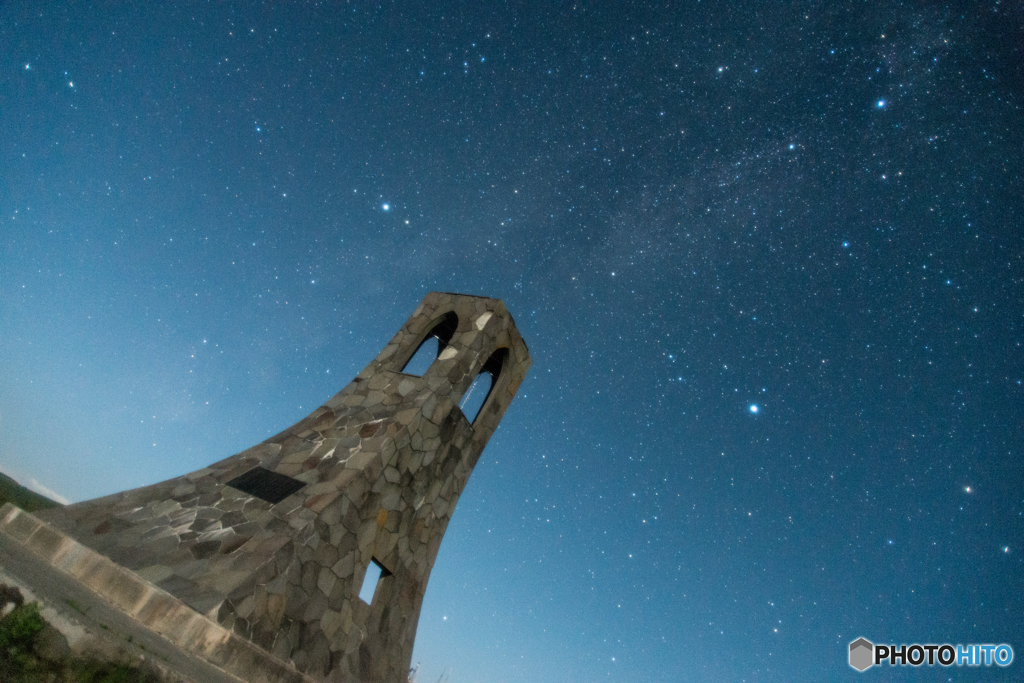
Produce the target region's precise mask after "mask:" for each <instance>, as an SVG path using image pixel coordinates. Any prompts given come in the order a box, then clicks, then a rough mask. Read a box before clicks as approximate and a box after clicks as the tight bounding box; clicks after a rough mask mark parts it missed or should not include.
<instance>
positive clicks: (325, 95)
mask: <svg viewBox="0 0 1024 683" xmlns="http://www.w3.org/2000/svg"><path fill="white" fill-rule="evenodd" d="M655 5H656V6H655ZM1022 107H1024V5H1022V4H1021V3H1020V2H1015V1H1006V0H1004V1H1002V2H1000V1H995V2H992V1H986V2H976V3H927V2H905V3H884V2H851V3H825V2H801V3H786V4H783V3H775V2H746V1H740V2H737V1H731V2H720V1H717V0H705V1H703V2H700V1H696V0H691V1H690V2H685V3H678V4H671V5H665V4H663V3H657V4H656V3H636V4H629V3H604V4H601V5H594V6H591V5H589V4H585V3H580V4H576V5H573V4H571V3H533V4H528V3H465V4H452V3H445V2H424V3H413V2H403V3H390V2H389V3H384V4H383V6H382V5H381V4H378V3H361V2H355V3H324V4H320V3H317V4H298V3H295V4H288V5H282V4H267V5H263V4H257V3H240V4H221V3H199V2H196V3H186V2H177V3H135V4H132V5H130V4H126V3H96V2H88V3H86V2H63V3H56V2H54V3H40V2H7V3H3V4H2V5H0V220H2V221H3V223H2V225H3V228H2V229H0V370H2V372H0V469H2V470H3V471H4V472H6V473H8V474H10V475H11V476H14V477H15V478H17V479H19V480H20V481H22V482H24V483H26V484H31V485H32V486H33V487H35V488H36V489H37V490H41V491H44V492H46V491H49V492H50V493H51V494H56V495H59V496H62V497H64V498H65V499H67V500H70V501H79V500H85V499H88V498H93V497H97V496H101V495H105V494H107V493H111V492H115V491H119V490H123V489H127V488H134V487H138V486H142V485H145V484H149V483H153V482H156V481H160V480H163V479H166V478H170V477H173V476H177V475H179V474H183V473H186V472H189V471H192V470H196V469H199V468H201V467H203V466H204V465H206V464H208V463H210V462H213V461H215V460H219V459H221V458H224V457H226V456H228V455H231V454H233V453H236V452H238V451H240V450H242V449H244V448H246V447H248V446H251V445H253V444H255V443H257V442H259V441H262V440H263V439H265V438H268V437H269V436H271V435H272V434H275V433H277V432H278V431H280V430H282V429H284V428H286V427H288V426H289V425H291V424H292V423H294V422H296V421H298V420H299V419H301V418H302V417H304V416H305V415H307V414H308V413H309V412H311V411H312V410H313V409H315V408H316V407H317V406H319V405H320V404H321V403H323V402H324V401H325V400H327V399H328V398H329V397H330V396H332V395H333V394H334V393H336V392H337V391H339V390H340V389H341V388H342V387H344V386H345V384H347V383H348V382H349V381H350V380H351V379H352V377H353V376H355V374H356V373H358V372H359V371H360V370H361V369H362V368H363V367H364V366H365V365H366V364H367V363H368V362H369V361H370V360H371V359H372V358H373V357H374V356H375V355H376V354H377V353H378V352H379V351H380V349H381V348H383V346H384V344H385V343H387V341H388V340H389V339H390V338H391V336H392V335H393V334H394V333H395V332H396V331H397V330H398V329H399V327H400V326H401V325H402V324H403V323H404V322H405V320H406V319H407V318H408V316H409V315H410V314H411V313H412V312H413V310H414V309H415V308H416V306H417V304H418V303H419V301H420V299H421V298H422V297H423V295H424V294H425V293H426V292H428V291H432V290H438V291H452V292H463V293H468V294H479V295H485V296H490V297H495V298H500V299H502V300H503V301H504V302H505V304H506V305H507V307H508V309H509V311H510V312H511V313H512V315H513V316H514V317H515V320H516V324H517V326H518V327H519V330H520V331H521V333H522V335H523V338H524V339H525V340H526V342H527V344H528V345H529V348H530V351H531V354H532V356H533V367H532V369H531V371H530V374H529V376H528V377H527V380H526V382H524V383H523V385H522V388H521V389H520V391H519V394H518V396H517V397H516V399H515V400H514V401H513V403H512V405H511V407H510V409H509V411H508V413H507V414H506V416H505V418H504V420H503V421H502V424H501V427H500V429H499V430H498V432H497V433H496V434H495V436H494V438H493V439H492V440H491V442H490V445H489V446H488V448H487V450H486V451H485V452H484V455H483V457H482V458H481V459H480V462H479V464H478V465H477V466H476V470H475V472H474V474H473V477H472V478H471V479H470V482H469V486H468V487H467V489H466V490H465V492H464V493H463V495H462V498H461V500H460V502H459V506H458V508H457V510H456V513H455V516H454V518H453V520H452V524H451V525H450V526H449V528H448V532H447V534H446V538H445V541H444V543H443V544H442V546H441V551H440V554H439V556H438V560H437V564H436V565H435V568H434V572H433V575H432V578H431V581H430V584H429V588H428V591H427V594H426V598H425V601H424V605H423V611H422V615H421V619H420V626H419V633H418V638H417V645H416V650H415V652H414V655H413V663H414V664H415V663H417V662H422V667H421V669H420V674H419V678H418V680H419V682H420V683H428V682H429V683H433V681H435V680H437V679H438V677H439V676H443V675H446V674H448V672H449V670H450V681H451V683H468V682H481V683H491V682H502V681H529V682H543V683H546V682H552V683H554V682H558V683H561V682H565V681H571V682H588V681H623V682H632V681H710V680H716V681H821V680H840V679H842V680H851V681H853V680H860V679H859V678H858V677H861V676H862V677H864V680H866V678H867V677H869V676H871V675H872V674H874V675H875V676H879V675H883V676H885V677H886V678H887V680H889V679H891V680H906V679H908V678H909V679H914V680H929V681H931V680H947V679H952V680H961V679H967V678H970V679H971V680H1019V678H1020V676H1021V670H1022V667H1024V661H1015V662H1014V663H1013V664H1012V665H1011V666H1010V667H1008V668H1007V669H997V668H996V667H991V668H987V669H966V668H964V669H957V668H955V667H954V668H950V669H942V670H937V669H929V668H928V667H923V668H922V669H921V670H914V671H911V670H909V669H902V670H896V669H893V670H888V671H884V672H871V671H869V672H867V673H865V674H858V673H857V672H855V671H854V670H853V669H851V668H850V667H849V666H848V664H847V646H848V643H849V642H850V641H852V640H854V639H856V638H858V637H861V636H863V637H865V638H867V639H868V640H871V641H873V642H876V643H913V642H918V643H946V642H948V643H994V644H998V643H1008V644H1010V645H1012V646H1013V647H1014V648H1015V650H1016V652H1017V657H1018V659H1020V658H1021V657H1024V640H1022V639H1021V624H1022V623H1024V486H1022V484H1024V460H1022V455H1024V385H1022V382H1024V347H1022V344H1024V306H1022V302H1024V181H1022V167H1024V161H1022V160H1024V109H1022Z"/></svg>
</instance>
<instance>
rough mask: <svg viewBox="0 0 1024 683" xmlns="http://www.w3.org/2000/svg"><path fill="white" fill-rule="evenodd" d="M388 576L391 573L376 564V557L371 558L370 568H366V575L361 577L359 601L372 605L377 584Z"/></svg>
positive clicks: (378, 563)
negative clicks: (361, 584)
mask: <svg viewBox="0 0 1024 683" xmlns="http://www.w3.org/2000/svg"><path fill="white" fill-rule="evenodd" d="M388 576H391V572H389V571H388V570H387V568H386V567H385V566H384V565H382V564H381V563H380V562H378V561H377V558H376V557H375V558H373V559H372V560H371V561H370V566H369V567H367V568H366V575H365V576H363V587H362V588H360V589H359V599H360V600H362V601H363V602H365V603H366V604H367V605H369V604H370V603H372V602H373V594H374V593H376V592H377V584H378V583H380V580H381V579H383V578H385V577H388Z"/></svg>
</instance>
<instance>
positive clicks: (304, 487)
mask: <svg viewBox="0 0 1024 683" xmlns="http://www.w3.org/2000/svg"><path fill="white" fill-rule="evenodd" d="M435 337H436V338H437V339H438V353H437V358H436V360H434V361H433V363H432V364H431V365H430V367H429V369H428V370H427V371H426V372H424V374H423V375H422V376H413V375H407V374H403V373H402V372H401V370H402V369H404V367H405V366H406V364H407V363H408V361H409V360H410V359H411V358H412V357H413V355H414V353H415V352H416V351H417V349H418V348H419V347H420V345H421V343H424V342H425V340H429V339H432V338H435ZM530 362H531V361H530V355H529V352H528V351H527V348H526V345H525V344H524V343H523V340H522V338H521V337H520V336H519V333H518V331H517V330H516V327H515V323H514V322H513V320H512V316H511V315H509V313H508V311H507V310H506V309H505V306H504V304H502V302H501V301H498V300H495V299H486V298H482V297H472V296H463V295H456V294H442V293H431V294H428V295H427V296H426V297H425V298H424V300H423V302H422V303H421V304H420V306H419V307H418V308H417V309H416V311H415V312H414V313H413V315H412V317H411V318H409V320H408V321H407V322H406V324H405V325H404V326H403V327H402V329H401V330H400V331H399V332H398V334H397V335H396V336H395V337H394V338H393V339H392V340H391V342H390V343H389V344H388V345H387V346H385V347H384V349H383V351H381V353H380V354H379V355H378V356H377V358H376V359H374V360H373V362H371V363H370V364H369V365H368V366H367V367H366V369H365V370H363V371H362V372H361V373H360V374H359V375H358V376H357V377H356V378H355V379H354V380H353V381H352V382H351V383H350V384H349V385H348V386H346V387H345V388H344V389H343V390H342V391H341V392H339V393H338V394H337V395H335V396H334V397H333V398H331V399H330V400H329V401H327V403H325V404H324V405H323V406H321V407H320V408H318V409H317V410H315V411H313V413H312V414H310V415H309V416H308V417H307V418H305V419H304V420H302V421H301V422H299V423H297V424H296V425H294V426H293V427H291V428H290V429H287V430H285V431H284V432H282V433H280V434H278V435H277V436H274V437H273V438H271V439H268V440H266V441H264V442H263V443H261V444H259V445H257V446H254V447H252V448H250V449H248V450H246V451H243V452H241V453H239V454H237V455H234V456H231V457H229V458H227V459H225V460H222V461H220V462H217V463H214V464H213V465H210V466H209V467H206V468H203V469H201V470H198V471H196V472H192V473H190V474H187V475H184V476H182V477H178V478H176V479H171V480H169V481H165V482H162V483H159V484H155V485H153V486H147V487H144V488H140V489H134V490H131V491H125V492H122V493H118V494H115V495H112V496H107V497H104V498H98V499H95V500H90V501H85V502H83V503H78V504H75V505H70V506H67V507H64V508H58V509H54V510H48V511H46V512H42V513H38V515H37V516H38V517H39V518H40V519H42V520H43V521H45V522H47V523H48V524H50V525H52V526H53V527H56V528H57V529H59V530H61V531H63V532H64V533H66V534H68V535H69V536H71V537H72V538H74V539H75V540H76V541H78V542H80V543H82V544H83V545H85V546H87V547H89V548H92V549H93V550H95V551H97V552H99V553H101V554H102V555H105V556H106V557H108V558H110V559H111V560H113V561H114V562H116V563H117V564H119V565H121V566H122V567H125V568H128V569H130V570H132V571H133V572H135V573H136V574H137V575H139V576H141V577H143V578H145V579H146V580H148V581H149V582H151V583H152V584H154V585H156V586H157V587H158V588H160V589H162V590H163V591H166V592H167V593H169V594H171V595H172V596H174V597H176V598H178V599H179V600H181V601H182V602H183V603H185V604H186V605H188V606H189V607H191V608H192V609H194V610H196V611H198V612H200V613H202V614H205V615H207V616H209V617H210V618H212V619H214V620H216V621H217V622H218V623H219V624H221V625H222V626H224V627H225V628H229V629H231V630H232V631H233V632H234V633H236V634H238V635H240V636H242V637H243V638H245V639H248V640H250V641H251V642H252V643H254V644H255V645H257V646H258V647H260V648H262V649H263V650H265V651H267V652H269V653H270V654H272V655H273V656H275V657H276V658H278V659H280V660H281V661H283V662H289V661H290V662H292V663H293V664H294V666H295V668H296V669H298V671H300V672H303V673H304V674H306V675H309V676H311V677H313V678H315V679H321V680H327V681H338V682H342V681H343V682H346V683H347V682H354V681H360V682H361V683H370V682H377V681H380V682H389V683H392V682H394V683H397V682H398V681H405V679H406V675H407V672H408V670H409V662H410V659H411V657H412V647H413V639H414V637H415V635H416V626H417V622H418V620H419V612H420V605H421V603H422V600H423V593H424V591H425V589H426V585H427V579H428V578H429V576H430V570H431V567H432V566H433V564H434V560H435V558H436V556H437V551H438V548H439V546H440V543H441V538H442V536H443V535H444V532H445V529H446V528H447V525H448V521H449V520H450V519H451V516H452V513H453V512H454V510H455V505H456V503H457V501H458V498H459V494H460V493H461V492H462V490H463V489H464V487H465V485H466V481H467V480H468V479H469V475H470V474H471V472H472V470H473V467H474V465H476V462H477V460H478V459H479V457H480V454H481V452H482V451H483V448H484V446H485V445H486V444H487V441H488V440H489V439H490V437H491V435H492V434H493V433H494V430H495V429H496V428H497V426H498V422H499V421H500V420H501V418H502V416H503V415H504V413H505V410H506V409H507V407H508V405H509V403H510V402H511V400H512V398H513V396H515V393H516V390H517V389H518V388H519V385H520V383H521V382H522V380H523V378H524V377H525V375H526V372H527V369H528V368H529V366H530ZM482 373H488V374H490V376H491V377H492V378H493V384H492V386H491V390H490V393H489V394H488V395H487V398H486V400H485V402H484V404H483V406H482V408H481V409H480V411H479V413H478V415H477V416H476V419H475V420H474V421H473V422H472V423H471V422H470V421H469V419H467V417H466V416H465V415H463V413H462V411H461V410H460V408H459V403H460V399H461V398H462V396H463V394H464V393H465V392H466V390H467V389H468V388H469V386H470V384H471V383H472V382H473V381H474V379H476V378H477V376H478V375H480V374H482ZM257 467H260V468H263V469H265V470H268V471H269V472H273V473H276V474H277V475H283V476H284V477H287V478H289V479H282V480H281V481H283V482H284V483H285V484H287V482H288V481H290V480H297V481H298V482H299V483H301V488H299V489H298V491H296V492H294V493H291V495H287V496H286V497H284V498H283V500H281V501H280V502H277V503H271V502H268V500H263V499H261V498H260V497H257V496H255V495H249V494H247V493H245V492H244V491H242V490H240V489H238V488H235V486H232V485H228V482H233V481H234V483H235V484H237V485H238V486H242V487H243V488H245V487H246V486H247V484H246V483H245V481H246V479H248V480H251V481H256V482H257V483H259V482H260V481H263V482H264V484H266V481H265V480H267V479H268V477H267V476H265V475H264V474H263V473H260V472H253V470H254V469H255V468H257ZM242 475H245V477H246V478H243V479H241V480H236V478H238V477H240V476H242ZM239 482H242V483H239ZM277 483H280V482H277ZM266 485H267V486H269V487H270V488H273V486H274V485H276V484H275V482H274V481H270V483H269V484H266ZM287 491H288V489H287V488H285V489H283V490H281V492H282V493H287ZM261 495H265V492H264V493H261ZM371 563H375V564H376V565H378V566H379V567H380V568H382V574H381V578H380V580H379V581H378V583H377V587H376V592H375V593H374V596H373V599H372V601H371V602H370V603H369V604H367V603H365V602H363V601H362V600H361V599H360V598H359V597H358V595H359V590H360V587H361V586H362V582H363V578H364V575H365V573H366V571H367V568H368V567H369V566H370V564H371Z"/></svg>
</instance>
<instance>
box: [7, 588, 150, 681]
mask: <svg viewBox="0 0 1024 683" xmlns="http://www.w3.org/2000/svg"><path fill="white" fill-rule="evenodd" d="M45 627H46V622H45V621H44V620H43V618H42V616H41V615H40V614H39V605H38V604H36V603H29V604H23V605H18V606H17V607H15V608H14V610H13V611H12V612H11V613H10V614H8V615H7V616H5V617H4V618H3V619H0V681H3V683H30V682H31V683H36V682H38V681H50V680H53V681H57V680H59V681H69V682H70V681H73V682H74V683H157V680H158V679H157V677H156V675H155V674H154V673H153V672H151V671H145V670H143V669H140V668H139V667H135V666H127V665H124V664H116V663H112V662H102V661H98V660H95V659H83V658H80V657H70V656H63V657H57V658H55V656H54V654H53V653H52V651H51V652H48V651H47V649H46V647H44V646H41V643H40V633H41V632H42V631H43V629H44V628H45Z"/></svg>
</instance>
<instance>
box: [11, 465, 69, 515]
mask: <svg viewBox="0 0 1024 683" xmlns="http://www.w3.org/2000/svg"><path fill="white" fill-rule="evenodd" d="M4 503H14V504H15V505H17V506H18V507H20V508H21V509H22V510H24V511H25V512H35V511H36V510H45V509H46V508H55V507H59V506H60V503H58V502H57V501H54V500H50V499H49V498H47V497H46V496H41V495H39V494H38V493H36V492H35V491H29V490H28V489H27V488H25V487H24V486H22V485H21V484H19V483H18V482H16V481H14V480H13V479H11V478H10V477H8V476H7V475H6V474H3V473H0V505H3V504H4Z"/></svg>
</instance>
